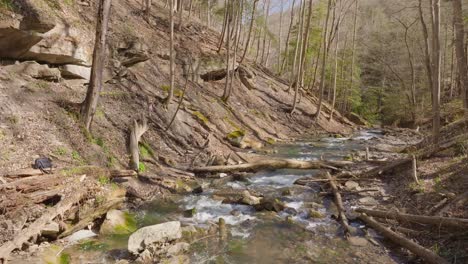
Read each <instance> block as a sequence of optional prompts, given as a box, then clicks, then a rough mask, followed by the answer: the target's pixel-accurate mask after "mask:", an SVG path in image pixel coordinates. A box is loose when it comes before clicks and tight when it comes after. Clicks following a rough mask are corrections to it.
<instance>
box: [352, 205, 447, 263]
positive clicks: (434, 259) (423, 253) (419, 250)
mask: <svg viewBox="0 0 468 264" xmlns="http://www.w3.org/2000/svg"><path fill="white" fill-rule="evenodd" d="M359 219H361V220H362V221H364V222H365V223H366V224H367V225H369V226H370V227H372V228H374V229H375V230H377V231H378V232H380V233H381V234H382V235H384V236H385V237H386V238H388V239H390V240H391V241H393V242H394V243H396V244H398V245H400V246H402V247H404V248H406V249H408V250H409V251H411V252H413V253H414V254H416V255H417V256H419V257H420V258H422V259H423V260H424V261H425V262H426V263H431V264H449V262H448V261H446V260H445V259H443V258H441V257H440V256H438V255H436V254H435V253H434V252H432V251H430V250H428V249H426V248H424V247H422V246H420V245H419V244H417V243H415V242H413V241H411V240H409V239H407V238H406V237H404V236H403V235H400V234H397V233H395V232H393V231H391V230H390V229H388V228H386V227H384V226H383V225H381V224H380V223H378V222H377V221H375V220H374V219H373V218H372V217H369V216H367V215H365V214H361V215H360V216H359Z"/></svg>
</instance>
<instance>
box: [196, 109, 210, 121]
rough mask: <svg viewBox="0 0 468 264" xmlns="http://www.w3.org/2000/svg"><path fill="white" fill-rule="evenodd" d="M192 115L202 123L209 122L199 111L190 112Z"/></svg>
mask: <svg viewBox="0 0 468 264" xmlns="http://www.w3.org/2000/svg"><path fill="white" fill-rule="evenodd" d="M192 115H194V116H195V117H196V118H197V119H198V120H199V121H201V122H203V123H204V124H207V123H208V122H209V120H208V118H207V117H206V116H204V115H203V114H202V113H201V112H199V111H194V112H192Z"/></svg>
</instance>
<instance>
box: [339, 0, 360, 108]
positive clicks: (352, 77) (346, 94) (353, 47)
mask: <svg viewBox="0 0 468 264" xmlns="http://www.w3.org/2000/svg"><path fill="white" fill-rule="evenodd" d="M358 8H359V0H356V2H355V3H354V21H353V41H352V42H353V43H352V50H351V73H350V76H349V78H350V80H349V86H346V87H345V91H344V95H343V97H344V98H343V100H344V104H343V109H342V110H343V111H348V110H349V105H348V101H349V100H348V99H349V98H348V97H349V90H352V89H353V85H354V68H355V60H356V56H355V53H356V32H357V17H358Z"/></svg>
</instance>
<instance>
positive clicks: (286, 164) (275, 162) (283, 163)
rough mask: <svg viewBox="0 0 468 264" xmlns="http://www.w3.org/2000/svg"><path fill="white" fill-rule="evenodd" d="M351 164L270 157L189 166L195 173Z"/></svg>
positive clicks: (325, 167) (332, 166)
mask: <svg viewBox="0 0 468 264" xmlns="http://www.w3.org/2000/svg"><path fill="white" fill-rule="evenodd" d="M350 164H352V163H351V162H347V161H300V160H291V159H283V160H281V159H270V160H259V161H257V162H253V163H244V164H236V165H220V166H206V167H196V168H191V169H189V170H191V171H192V172H195V173H217V172H224V173H227V172H255V171H261V170H277V169H333V170H338V169H337V168H336V167H343V166H346V165H350Z"/></svg>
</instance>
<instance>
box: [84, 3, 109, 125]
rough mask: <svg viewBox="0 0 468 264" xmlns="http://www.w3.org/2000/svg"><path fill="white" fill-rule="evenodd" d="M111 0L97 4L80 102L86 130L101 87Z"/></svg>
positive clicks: (91, 118) (94, 110)
mask: <svg viewBox="0 0 468 264" xmlns="http://www.w3.org/2000/svg"><path fill="white" fill-rule="evenodd" d="M111 3H112V0H100V1H99V6H98V14H97V17H98V21H97V25H96V40H95V42H94V52H93V65H92V67H91V78H90V81H89V86H88V91H87V92H86V98H85V100H84V101H83V103H82V104H81V110H80V112H81V113H80V114H81V120H82V122H83V123H84V126H85V128H86V130H88V131H89V130H90V127H91V122H92V121H93V117H94V113H95V112H96V107H97V104H98V101H99V94H100V93H101V89H102V74H103V71H104V65H105V60H106V39H107V28H108V23H109V15H110V10H111Z"/></svg>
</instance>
